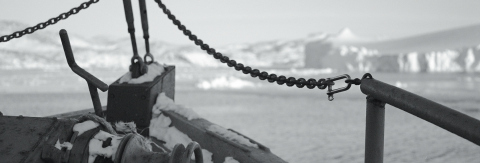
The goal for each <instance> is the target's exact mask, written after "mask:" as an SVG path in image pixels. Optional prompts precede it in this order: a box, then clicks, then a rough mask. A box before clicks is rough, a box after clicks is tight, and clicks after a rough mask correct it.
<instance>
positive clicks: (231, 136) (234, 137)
mask: <svg viewBox="0 0 480 163" xmlns="http://www.w3.org/2000/svg"><path fill="white" fill-rule="evenodd" d="M207 130H208V131H212V132H214V133H217V134H219V135H221V136H223V137H225V138H226V139H228V140H231V141H234V142H237V143H240V144H243V145H245V146H248V147H254V148H258V145H257V144H253V143H251V142H250V140H248V139H247V138H245V137H243V136H241V135H239V134H237V133H234V132H232V131H229V130H227V129H225V128H223V127H221V126H219V125H211V126H209V127H208V128H207Z"/></svg>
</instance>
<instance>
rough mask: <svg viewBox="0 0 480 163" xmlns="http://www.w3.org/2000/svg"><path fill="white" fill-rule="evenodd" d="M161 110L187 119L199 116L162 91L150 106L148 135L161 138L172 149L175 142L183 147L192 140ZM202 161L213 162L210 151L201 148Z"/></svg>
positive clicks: (205, 162)
mask: <svg viewBox="0 0 480 163" xmlns="http://www.w3.org/2000/svg"><path fill="white" fill-rule="evenodd" d="M162 110H171V111H174V112H176V113H178V114H180V115H182V116H184V117H186V118H187V119H188V120H192V119H197V118H200V116H199V115H198V114H197V113H195V112H194V111H193V110H192V109H190V108H186V107H183V106H180V105H177V104H175V103H174V102H173V100H172V99H170V98H168V97H167V96H166V95H165V93H164V92H162V93H160V94H159V95H158V97H157V102H156V103H155V105H154V106H153V108H152V119H151V120H150V126H149V128H150V136H152V137H155V138H157V139H158V140H162V141H164V142H166V143H165V146H166V147H167V148H168V149H170V150H172V149H173V147H175V145H176V144H183V145H184V146H185V147H186V146H187V145H188V143H190V142H192V139H191V138H190V137H188V135H186V134H185V133H183V132H181V131H180V130H178V129H177V128H176V127H174V126H170V124H171V123H172V120H171V119H170V118H169V117H166V116H165V115H163V114H162ZM202 154H203V162H204V163H213V161H212V158H213V157H212V155H213V154H212V152H210V151H208V150H206V149H202Z"/></svg>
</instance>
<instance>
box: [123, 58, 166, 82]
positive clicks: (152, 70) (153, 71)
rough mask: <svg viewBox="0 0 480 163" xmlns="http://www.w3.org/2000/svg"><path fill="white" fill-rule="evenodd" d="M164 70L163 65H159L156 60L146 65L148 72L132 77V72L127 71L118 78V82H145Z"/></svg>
mask: <svg viewBox="0 0 480 163" xmlns="http://www.w3.org/2000/svg"><path fill="white" fill-rule="evenodd" d="M164 71H165V67H164V66H162V65H160V64H159V63H157V62H154V63H152V64H150V65H148V72H147V73H146V74H143V75H142V76H140V77H138V78H135V79H132V73H131V72H130V71H129V72H127V73H126V74H125V75H123V76H122V77H121V78H120V81H119V83H125V82H127V83H129V84H141V83H145V82H151V81H153V79H155V77H157V76H159V75H162V73H163V72H164Z"/></svg>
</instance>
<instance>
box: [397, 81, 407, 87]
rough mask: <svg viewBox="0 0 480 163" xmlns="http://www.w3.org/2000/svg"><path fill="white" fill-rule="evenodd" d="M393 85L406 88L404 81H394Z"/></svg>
mask: <svg viewBox="0 0 480 163" xmlns="http://www.w3.org/2000/svg"><path fill="white" fill-rule="evenodd" d="M395 86H396V87H398V88H407V87H408V84H407V83H404V82H400V81H396V82H395Z"/></svg>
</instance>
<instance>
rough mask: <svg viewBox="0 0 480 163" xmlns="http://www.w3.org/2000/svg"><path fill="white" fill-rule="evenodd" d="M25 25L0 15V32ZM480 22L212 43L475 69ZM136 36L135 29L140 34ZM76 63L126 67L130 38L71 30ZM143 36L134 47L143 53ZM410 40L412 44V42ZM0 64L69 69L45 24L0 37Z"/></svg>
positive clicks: (276, 61) (195, 62) (341, 66)
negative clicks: (374, 34) (386, 33)
mask: <svg viewBox="0 0 480 163" xmlns="http://www.w3.org/2000/svg"><path fill="white" fill-rule="evenodd" d="M26 26H27V25H24V24H22V23H18V22H14V21H0V35H5V34H10V33H12V32H13V31H17V30H21V29H24V28H25V27H26ZM479 35H480V25H479V26H471V27H466V28H459V29H454V30H448V31H441V32H436V33H430V34H425V35H421V36H414V37H408V38H404V39H394V40H378V39H371V38H364V37H360V36H358V35H356V34H355V33H354V32H353V31H352V30H350V29H349V28H344V29H342V30H341V31H340V32H338V33H336V34H327V33H316V34H311V35H309V36H307V37H305V38H300V39H294V40H274V41H264V42H257V43H245V44H232V45H227V46H223V47H215V48H216V49H217V50H218V51H219V52H222V53H223V54H225V55H227V56H229V57H230V58H231V59H235V60H236V61H237V62H241V63H244V64H245V65H249V66H252V67H263V68H265V67H266V68H280V67H282V68H286V67H287V68H290V67H295V68H302V67H307V68H331V69H333V70H338V71H362V72H363V71H370V72H373V71H389V72H463V71H480V63H479V61H478V60H479V59H478V58H480V37H478V36H479ZM139 36H140V35H139ZM69 37H70V41H71V44H72V48H73V52H74V54H75V59H76V61H77V63H78V64H79V65H80V66H82V67H84V68H95V69H127V68H128V66H129V64H130V58H131V56H132V48H131V43H130V40H129V38H122V39H112V38H106V37H101V36H98V37H94V38H85V37H82V36H80V35H76V34H75V33H69ZM138 40H142V38H140V37H139V38H138V39H137V44H138V47H139V48H138V49H139V50H140V51H139V54H140V55H141V56H143V54H145V52H144V48H143V46H144V45H143V41H138ZM150 44H151V45H150V49H151V52H152V53H153V55H154V57H155V60H156V61H159V62H161V63H166V64H174V65H177V66H192V67H226V65H224V64H223V63H221V62H219V61H218V60H215V59H213V57H212V56H209V55H208V54H206V53H205V52H203V51H202V50H200V48H198V47H196V46H194V45H193V44H191V45H175V44H170V43H166V42H163V41H160V40H154V38H151V40H150ZM412 45H415V46H412ZM0 58H1V59H0V70H1V69H67V68H68V67H67V63H66V60H65V57H64V52H63V48H62V45H61V42H60V38H59V35H58V32H55V31H49V30H48V28H47V29H43V30H39V31H37V32H35V33H34V34H29V35H25V36H23V37H22V38H18V39H13V40H11V41H9V42H6V43H0Z"/></svg>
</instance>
